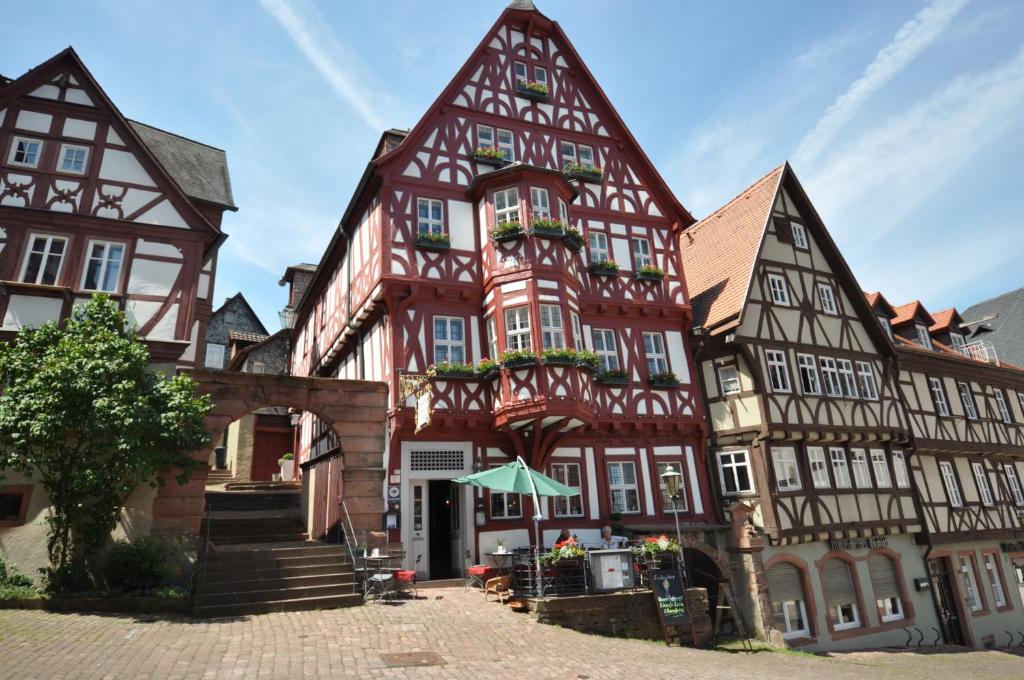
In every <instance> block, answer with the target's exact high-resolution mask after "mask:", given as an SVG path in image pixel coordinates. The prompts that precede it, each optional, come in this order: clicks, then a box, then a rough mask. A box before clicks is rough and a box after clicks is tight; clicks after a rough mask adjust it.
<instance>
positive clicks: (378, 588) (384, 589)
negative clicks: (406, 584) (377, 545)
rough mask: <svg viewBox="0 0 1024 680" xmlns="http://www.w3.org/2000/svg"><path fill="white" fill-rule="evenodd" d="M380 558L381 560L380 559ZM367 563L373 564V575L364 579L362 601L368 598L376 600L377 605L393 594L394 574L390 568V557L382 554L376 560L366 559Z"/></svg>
mask: <svg viewBox="0 0 1024 680" xmlns="http://www.w3.org/2000/svg"><path fill="white" fill-rule="evenodd" d="M381 557H382V558H383V559H381ZM367 561H368V563H370V564H375V565H376V566H375V568H373V573H372V574H371V575H370V576H369V577H368V578H367V579H366V589H365V595H364V596H363V597H364V599H365V597H366V596H370V597H373V598H375V599H376V601H377V604H380V603H381V601H382V600H384V599H385V598H387V597H388V595H394V593H395V573H394V572H393V571H392V570H391V568H390V562H391V556H390V555H388V554H387V553H384V554H383V555H382V556H379V557H378V558H376V559H375V558H372V557H370V558H367Z"/></svg>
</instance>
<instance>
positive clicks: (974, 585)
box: [957, 555, 983, 612]
mask: <svg viewBox="0 0 1024 680" xmlns="http://www.w3.org/2000/svg"><path fill="white" fill-rule="evenodd" d="M957 562H958V563H959V564H958V571H959V572H960V583H961V584H963V590H964V600H965V601H966V602H967V606H968V607H970V608H971V611H972V612H977V611H981V609H982V607H983V605H982V603H981V593H979V592H978V582H977V581H976V580H975V578H974V556H973V555H960V556H959V557H957Z"/></svg>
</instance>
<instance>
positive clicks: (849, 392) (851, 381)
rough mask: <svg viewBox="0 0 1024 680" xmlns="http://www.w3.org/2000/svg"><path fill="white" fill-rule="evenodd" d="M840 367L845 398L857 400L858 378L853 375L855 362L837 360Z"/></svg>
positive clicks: (840, 381) (841, 384)
mask: <svg viewBox="0 0 1024 680" xmlns="http://www.w3.org/2000/svg"><path fill="white" fill-rule="evenodd" d="M836 365H837V366H838V367H839V385H840V386H841V387H842V388H843V396H844V397H848V398H849V399H856V398H857V378H856V377H855V376H854V375H853V362H852V361H850V360H849V359H836Z"/></svg>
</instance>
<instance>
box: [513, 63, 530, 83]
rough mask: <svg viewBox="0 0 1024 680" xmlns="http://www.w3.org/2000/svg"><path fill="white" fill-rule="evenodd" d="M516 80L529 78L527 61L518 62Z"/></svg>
mask: <svg viewBox="0 0 1024 680" xmlns="http://www.w3.org/2000/svg"><path fill="white" fill-rule="evenodd" d="M516 80H529V75H528V73H527V71H526V62H522V61H517V62H516Z"/></svg>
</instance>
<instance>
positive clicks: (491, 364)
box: [476, 359, 498, 375]
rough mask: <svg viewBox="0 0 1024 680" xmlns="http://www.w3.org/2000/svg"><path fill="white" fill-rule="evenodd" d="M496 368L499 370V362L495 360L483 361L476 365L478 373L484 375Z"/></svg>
mask: <svg viewBox="0 0 1024 680" xmlns="http://www.w3.org/2000/svg"><path fill="white" fill-rule="evenodd" d="M495 368H498V362H497V361H494V360H493V359H481V360H480V363H479V364H477V365H476V372H477V373H479V374H480V375H483V374H485V373H488V372H489V371H491V370H492V369H495Z"/></svg>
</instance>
